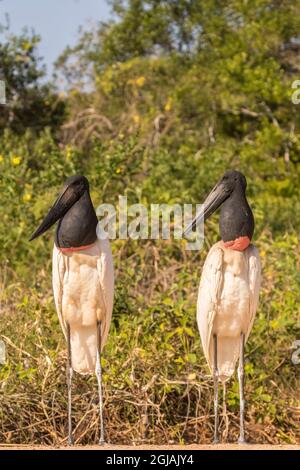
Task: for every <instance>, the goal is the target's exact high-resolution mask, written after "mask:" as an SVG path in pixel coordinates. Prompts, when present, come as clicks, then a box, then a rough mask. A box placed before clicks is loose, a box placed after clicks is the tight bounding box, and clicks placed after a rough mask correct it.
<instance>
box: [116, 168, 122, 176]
mask: <svg viewBox="0 0 300 470" xmlns="http://www.w3.org/2000/svg"><path fill="white" fill-rule="evenodd" d="M121 171H122V170H121V168H120V167H118V168H117V169H116V173H117V175H118V174H119V173H121Z"/></svg>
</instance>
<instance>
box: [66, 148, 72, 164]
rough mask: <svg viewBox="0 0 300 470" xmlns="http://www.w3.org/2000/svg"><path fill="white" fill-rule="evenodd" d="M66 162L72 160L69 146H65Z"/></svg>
mask: <svg viewBox="0 0 300 470" xmlns="http://www.w3.org/2000/svg"><path fill="white" fill-rule="evenodd" d="M65 150H66V160H67V161H68V162H69V161H70V160H71V158H72V147H71V146H70V145H67V146H66V149H65Z"/></svg>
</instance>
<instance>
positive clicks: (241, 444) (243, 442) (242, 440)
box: [238, 436, 249, 446]
mask: <svg viewBox="0 0 300 470" xmlns="http://www.w3.org/2000/svg"><path fill="white" fill-rule="evenodd" d="M238 444H239V445H240V446H247V445H248V444H249V442H247V441H246V439H245V438H244V437H241V436H240V437H239V438H238Z"/></svg>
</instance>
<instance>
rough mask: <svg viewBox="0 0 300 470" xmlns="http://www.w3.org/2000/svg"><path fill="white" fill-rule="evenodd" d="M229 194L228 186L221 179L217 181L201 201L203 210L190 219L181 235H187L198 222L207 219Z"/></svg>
mask: <svg viewBox="0 0 300 470" xmlns="http://www.w3.org/2000/svg"><path fill="white" fill-rule="evenodd" d="M229 195H230V191H228V188H227V187H226V186H225V184H224V183H223V182H222V181H221V182H219V183H217V184H216V186H215V187H214V188H213V190H212V191H211V192H210V193H209V195H208V196H207V198H206V199H205V201H204V203H203V211H201V212H200V214H198V215H197V216H196V217H195V218H194V219H193V220H192V222H191V223H190V224H189V225H188V226H187V228H186V229H185V231H184V233H183V235H184V236H187V235H189V233H190V232H191V231H192V230H195V228H196V227H197V225H198V224H200V223H202V222H203V221H205V220H206V219H208V218H209V217H210V216H211V215H212V214H213V213H214V212H215V211H216V210H217V209H218V208H219V207H220V205H221V204H222V203H223V202H224V201H225V199H227V197H228V196H229Z"/></svg>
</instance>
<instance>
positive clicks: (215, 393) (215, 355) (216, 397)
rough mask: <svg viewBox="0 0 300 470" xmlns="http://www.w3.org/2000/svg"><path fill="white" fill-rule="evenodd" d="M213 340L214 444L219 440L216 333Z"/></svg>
mask: <svg viewBox="0 0 300 470" xmlns="http://www.w3.org/2000/svg"><path fill="white" fill-rule="evenodd" d="M213 340H214V369H213V376H214V411H215V433H214V444H217V443H218V442H219V416H218V381H219V373H218V338H217V335H214V336H213Z"/></svg>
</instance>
